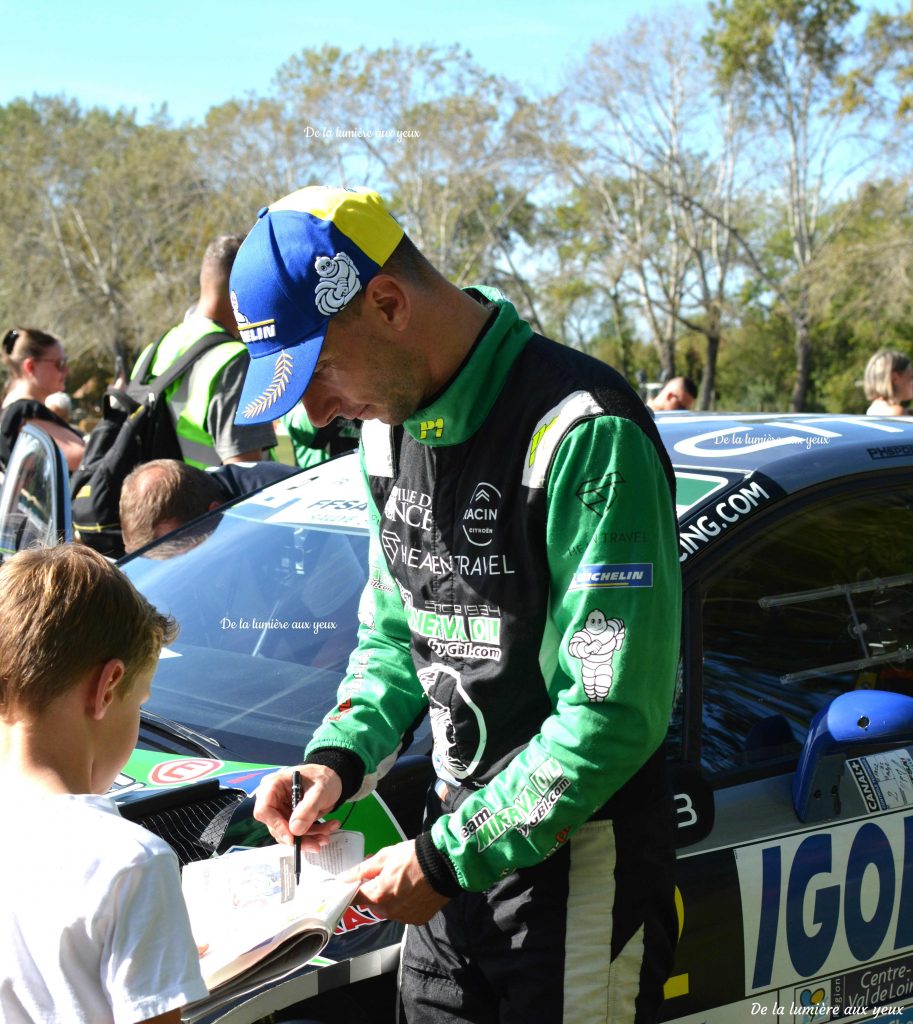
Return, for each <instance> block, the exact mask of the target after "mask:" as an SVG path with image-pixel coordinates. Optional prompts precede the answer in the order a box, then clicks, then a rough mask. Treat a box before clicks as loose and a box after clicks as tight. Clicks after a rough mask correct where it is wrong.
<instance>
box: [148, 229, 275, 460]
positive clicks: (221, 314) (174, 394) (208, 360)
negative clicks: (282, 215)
mask: <svg viewBox="0 0 913 1024" xmlns="http://www.w3.org/2000/svg"><path fill="white" fill-rule="evenodd" d="M241 241H242V239H241V238H239V237H238V236H237V235H221V236H220V237H218V238H215V239H214V240H213V241H212V242H210V243H209V245H208V246H207V247H206V251H205V253H204V255H203V261H202V264H201V266H200V295H199V298H198V299H197V301H196V302H195V303H194V305H193V306H192V307H191V311H190V312H188V314H187V316H186V317H185V318H184V320H183V322H182V323H180V324H178V325H177V326H176V327H173V328H172V329H171V330H170V331H169V332H168V333H167V334H166V335H165V337H164V338H163V339H162V341H161V343H160V344H159V347H158V351H157V352H156V355H155V359H154V360H153V362H152V366H151V371H150V372H151V376H153V377H156V376H158V375H159V374H161V373H163V372H164V371H165V370H167V369H168V367H169V366H171V365H172V364H173V363H174V362H176V361H177V360H178V359H179V358H180V357H181V356H182V355H183V354H184V353H185V352H187V351H188V350H189V349H190V348H191V346H193V345H194V344H195V343H196V342H197V341H198V340H199V339H200V338H202V337H203V336H204V335H208V334H222V335H225V340H224V342H223V343H221V344H218V345H216V346H214V347H213V348H210V349H208V350H207V351H206V352H204V353H203V354H202V355H201V356H200V357H199V358H198V359H197V360H196V362H195V363H194V364H193V365H192V366H191V368H190V370H189V371H188V372H187V373H185V374H184V375H183V376H182V377H181V378H180V379H179V380H178V381H177V382H176V383H175V384H173V385H172V386H171V387H170V388H169V390H168V392H167V401H168V407H169V409H170V410H171V413H172V415H173V417H174V422H175V428H176V430H177V435H178V441H179V442H180V445H181V453H182V455H183V458H184V461H185V462H188V463H190V464H191V465H192V466H198V467H200V468H204V467H206V466H218V465H220V464H223V463H227V462H258V461H260V460H261V459H262V458H263V457H264V455H265V454H266V451H267V450H268V449H270V448H272V447H273V446H274V445H275V444H276V435H275V431H274V430H273V427H272V424H271V423H261V424H255V425H253V426H239V425H236V424H235V422H234V419H235V414H236V413H237V410H238V402H239V400H240V395H241V388H242V386H243V384H244V374H245V372H246V370H247V365H248V362H249V359H248V355H247V349H246V346H245V345H244V344H243V342H242V341H241V340H240V337H241V335H240V332H239V330H238V326H237V324H236V322H235V317H234V314H233V312H232V307H231V301H230V299H229V288H228V282H229V274H230V273H231V268H232V265H233V263H234V261H235V256H236V255H237V252H238V248H239V247H240V245H241ZM140 359H142V357H140ZM138 362H139V361H138Z"/></svg>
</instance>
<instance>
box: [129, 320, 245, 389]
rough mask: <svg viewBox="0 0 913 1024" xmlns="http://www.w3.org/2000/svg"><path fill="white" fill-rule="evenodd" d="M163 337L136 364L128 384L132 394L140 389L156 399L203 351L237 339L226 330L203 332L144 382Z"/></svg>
mask: <svg viewBox="0 0 913 1024" xmlns="http://www.w3.org/2000/svg"><path fill="white" fill-rule="evenodd" d="M164 337H165V335H164V334H163V335H162V337H161V338H159V340H158V341H157V342H155V344H154V345H151V346H150V347H149V350H148V351H147V353H146V355H145V357H144V358H143V360H142V365H141V366H137V368H136V370H135V371H134V376H135V380H133V381H131V384H130V390H131V391H133V392H134V394H135V393H136V392H137V391H141V392H142V393H143V394H144V395H149V396H150V397H151V398H152V399H154V400H157V399H158V398H159V396H160V395H161V394H162V392H163V391H165V390H166V389H167V388H169V387H170V386H171V385H172V384H173V383H174V382H175V381H176V380H177V379H178V378H179V377H180V376H182V375H183V374H184V373H186V372H187V370H188V369H189V368H190V367H191V366H192V365H193V364H194V363H195V362H196V361H197V359H199V358H200V356H201V355H203V353H204V352H208V351H209V350H210V349H211V348H215V347H216V345H222V344H223V343H224V342H226V341H237V338H233V337H232V336H231V335H230V334H229V333H228V331H212V332H210V333H209V334H204V335H203V337H202V338H199V339H197V341H195V342H194V343H193V344H192V345H191V346H190V348H189V349H187V351H186V352H185V353H184V354H183V355H182V356H181V357H180V359H176V360H175V361H174V362H173V363H172V364H171V366H169V367H168V368H167V369H166V370H164V371H163V372H162V373H160V374H158V376H156V377H153V378H152V379H151V380H150V381H148V382H146V381H145V380H144V378H145V376H146V374H147V372H148V370H149V367H150V366H151V365H152V360H153V358H154V357H155V353H156V352H157V351H158V347H159V345H161V343H162V338H164ZM140 371H142V372H140Z"/></svg>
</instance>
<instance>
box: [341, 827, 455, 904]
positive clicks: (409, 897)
mask: <svg viewBox="0 0 913 1024" xmlns="http://www.w3.org/2000/svg"><path fill="white" fill-rule="evenodd" d="M347 877H352V878H355V877H357V878H358V879H359V881H360V882H361V887H360V888H359V890H358V894H357V895H356V897H355V900H354V902H355V903H359V904H362V905H364V906H366V907H368V908H369V909H370V910H373V911H374V913H375V914H377V916H378V917H386V918H389V919H390V920H391V921H401V922H402V923H403V924H424V923H425V922H426V921H430V920H431V918H432V917H434V915H435V914H436V913H437V912H438V911H439V910H440V909H441V907H443V906H444V904H445V903H448V902H449V898H448V897H447V896H441V894H440V893H439V892H437V891H436V890H435V889H432V887H431V886H430V885H429V883H428V881H427V879H426V878H425V875H424V874H423V872H422V869H421V867H420V866H419V863H418V859H417V858H416V856H415V843H414V842H412V840H409V841H408V842H405V843H397V845H396V846H385V847H384V848H383V849H382V850H378V852H377V853H375V854H374V856H373V857H369V858H368V859H367V860H366V861H363V862H362V863H361V864H359V866H358V867H357V868H355V869H354V870H353V871H352V872H350V873H349V874H348V875H347Z"/></svg>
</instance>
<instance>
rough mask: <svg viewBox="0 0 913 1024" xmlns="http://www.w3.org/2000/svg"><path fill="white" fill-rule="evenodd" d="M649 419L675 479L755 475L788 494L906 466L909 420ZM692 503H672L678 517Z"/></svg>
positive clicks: (912, 440)
mask: <svg viewBox="0 0 913 1024" xmlns="http://www.w3.org/2000/svg"><path fill="white" fill-rule="evenodd" d="M656 424H657V427H658V429H659V433H660V436H661V437H662V440H663V444H664V445H665V446H666V449H667V451H668V452H669V457H670V459H671V461H672V464H673V466H674V467H675V471H676V476H677V477H678V478H679V480H680V481H682V480H685V481H688V480H689V479H690V478H699V477H700V476H701V475H702V474H703V475H707V476H709V477H713V476H720V477H725V478H727V479H728V480H729V482H730V483H731V482H733V481H734V480H735V479H738V478H742V479H746V478H748V477H749V476H752V475H756V474H763V475H764V477H766V478H767V479H769V480H771V481H773V482H774V483H775V484H776V485H777V487H778V489H780V490H781V491H783V492H785V493H787V494H791V493H794V492H796V491H798V490H801V489H803V488H806V487H811V486H813V485H815V484H819V483H822V482H824V481H827V480H832V479H835V478H838V477H846V476H852V475H855V474H861V473H869V472H872V471H873V470H877V469H879V468H888V467H891V468H899V467H902V466H913V417H910V418H909V419H908V418H907V417H903V416H895V417H890V416H887V417H875V416H854V415H842V416H841V415H828V414H786V413H773V414H771V413H748V414H740V413H659V414H657V416H656ZM686 489H687V488H686ZM698 503H701V502H698ZM693 505H694V502H691V501H687V500H686V502H685V504H684V508H683V507H682V503H681V502H680V504H679V515H680V516H681V515H683V514H684V511H686V510H687V509H688V508H689V507H693Z"/></svg>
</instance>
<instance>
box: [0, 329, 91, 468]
mask: <svg viewBox="0 0 913 1024" xmlns="http://www.w3.org/2000/svg"><path fill="white" fill-rule="evenodd" d="M0 359H2V361H3V365H4V366H5V367H6V371H7V375H8V381H7V390H6V395H5V397H4V399H3V406H2V417H0V462H2V464H3V466H4V467H5V466H6V463H7V461H8V460H9V456H10V452H11V451H12V448H13V444H14V443H15V441H16V437H17V436H18V435H19V431H20V430H21V429H22V427H23V425H24V424H26V423H31V424H33V425H34V426H36V427H38V428H40V429H41V430H43V431H44V432H45V433H46V434H49V435H50V436H51V437H52V438H53V439H54V440H55V441H56V442H57V446H58V447H59V448H60V450H61V451H62V452H63V455H64V458H65V459H66V460H67V465H68V466H69V467H70V471H71V472H72V471H73V470H74V469H76V467H77V466H78V465H79V461H80V459H81V458H82V453H83V451H84V449H85V441H84V440H83V437H82V434H80V433H79V432H78V431H76V430H74V429H73V428H72V427H71V426H69V424H67V423H66V422H65V421H64V420H62V419H61V418H60V417H59V416H57V415H56V414H55V413H53V412H52V411H51V410H50V409H49V408H48V407H47V406H46V405H45V404H44V403H45V399H47V397H48V396H49V395H52V394H53V393H54V392H55V391H63V389H64V383H65V381H66V379H67V373H68V367H67V357H66V353H65V352H64V350H63V345H61V344H60V342H59V341H58V340H57V339H56V338H55V337H53V336H52V335H50V334H47V333H45V332H44V331H39V330H36V329H35V328H34V327H14V328H13V329H12V330H9V331H7V332H6V334H5V335H4V336H3V342H2V348H0Z"/></svg>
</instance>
